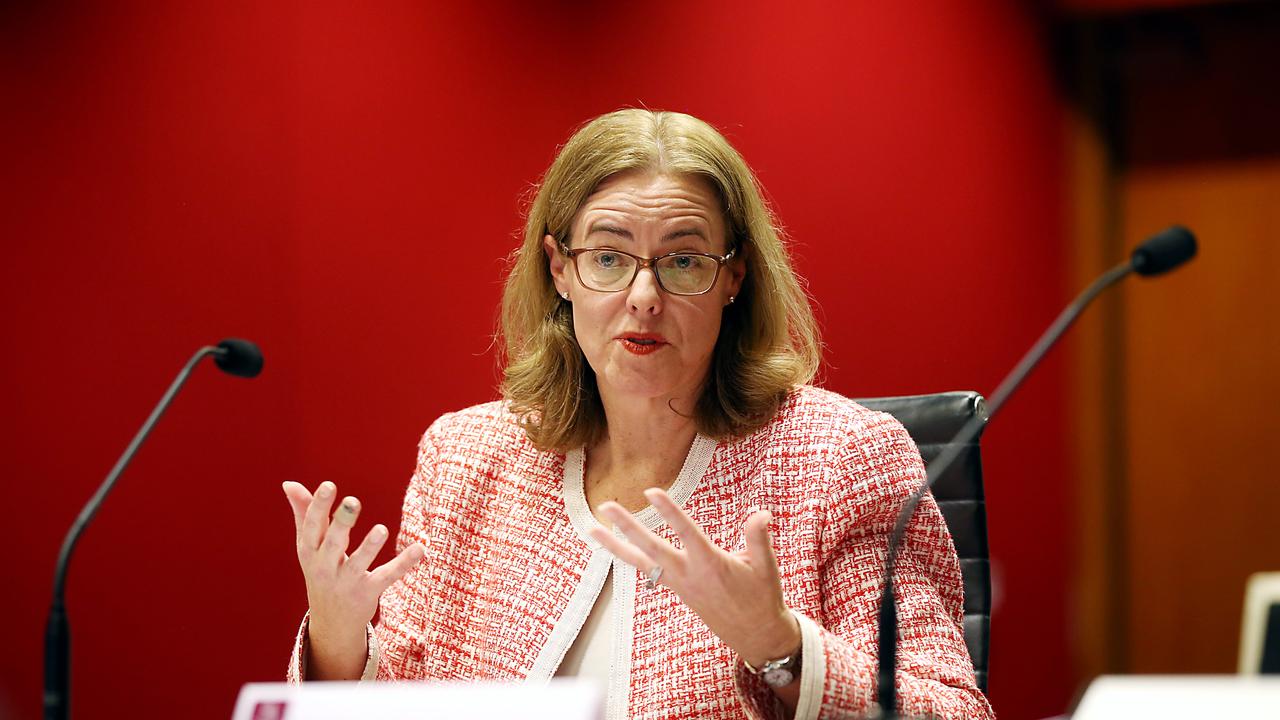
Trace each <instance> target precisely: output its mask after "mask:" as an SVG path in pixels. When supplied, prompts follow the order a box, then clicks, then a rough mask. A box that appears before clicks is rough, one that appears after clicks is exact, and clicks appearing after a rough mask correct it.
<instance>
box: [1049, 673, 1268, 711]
mask: <svg viewBox="0 0 1280 720" xmlns="http://www.w3.org/2000/svg"><path fill="white" fill-rule="evenodd" d="M1071 717H1072V720H1121V719H1123V720H1140V719H1142V718H1160V720H1181V719H1182V718H1186V719H1187V720H1191V719H1192V718H1194V719H1195V720H1204V718H1224V720H1225V719H1227V718H1230V720H1245V719H1246V718H1259V719H1264V718H1265V719H1267V720H1280V675H1271V676H1267V675H1262V676H1258V675H1254V676H1239V675H1127V676H1126V675H1104V676H1103V677H1100V678H1098V679H1096V680H1094V681H1093V682H1092V683H1090V684H1089V689H1088V690H1086V691H1085V694H1084V697H1083V698H1082V699H1081V700H1080V705H1079V706H1078V707H1077V708H1076V711H1075V714H1074V715H1072V716H1071Z"/></svg>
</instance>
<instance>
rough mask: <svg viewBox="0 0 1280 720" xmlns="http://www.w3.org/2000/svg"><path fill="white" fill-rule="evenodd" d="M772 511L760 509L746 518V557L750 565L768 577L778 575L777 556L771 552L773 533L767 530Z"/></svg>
mask: <svg viewBox="0 0 1280 720" xmlns="http://www.w3.org/2000/svg"><path fill="white" fill-rule="evenodd" d="M771 520H773V513H771V512H769V511H768V510H760V511H758V512H754V513H752V514H751V517H749V518H747V527H746V536H747V558H748V559H749V560H750V561H751V567H753V568H755V569H756V570H757V571H758V572H761V573H763V574H765V575H767V576H769V577H777V575H778V558H777V557H776V556H775V555H774V554H773V534H772V533H770V532H769V522H770V521H771Z"/></svg>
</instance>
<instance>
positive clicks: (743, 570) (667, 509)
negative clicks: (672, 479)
mask: <svg viewBox="0 0 1280 720" xmlns="http://www.w3.org/2000/svg"><path fill="white" fill-rule="evenodd" d="M644 495H645V498H646V499H648V500H649V502H650V503H651V504H652V505H653V507H654V508H655V509H656V510H657V511H658V513H659V514H661V515H662V517H663V518H664V519H666V521H667V524H669V525H670V526H671V529H672V530H674V531H675V533H676V535H677V536H679V538H680V541H681V542H682V543H683V544H684V548H683V549H677V548H676V547H674V546H673V545H672V544H671V543H669V542H667V541H666V540H663V539H662V538H660V537H658V536H657V535H655V534H654V533H653V532H651V531H649V530H646V529H645V528H644V526H642V525H641V524H640V523H639V522H638V521H637V520H636V519H635V517H634V516H633V515H632V514H631V513H629V512H627V511H626V509H625V508H623V507H622V506H621V505H619V504H618V503H615V502H607V503H603V504H602V505H601V506H600V514H601V515H603V516H605V517H606V518H608V519H609V520H611V521H612V522H613V523H614V524H615V525H616V526H617V527H618V529H619V530H621V531H622V533H623V535H625V536H626V540H623V539H621V538H618V537H617V536H615V535H613V534H612V533H610V532H609V531H608V530H605V529H603V528H595V529H593V530H592V531H591V536H592V537H593V538H595V539H596V541H597V542H599V543H600V544H601V545H603V546H604V547H605V548H606V549H608V550H609V551H610V552H612V553H613V554H614V555H615V556H617V557H619V558H621V559H622V560H623V561H624V562H627V563H630V564H631V565H633V566H635V567H636V568H639V569H640V571H641V572H642V573H646V574H647V573H648V572H649V571H650V570H652V569H653V568H655V567H660V568H662V576H661V578H660V579H659V581H658V582H659V584H662V585H666V586H667V587H669V588H671V589H672V590H673V591H674V592H675V593H676V595H678V596H679V597H680V599H681V600H682V601H684V604H685V605H688V606H689V609H691V610H693V611H694V612H695V613H697V614H698V617H700V618H702V621H703V622H704V623H706V624H707V627H708V628H710V629H711V632H713V633H715V634H716V635H717V636H718V637H719V638H720V639H721V640H722V641H724V643H725V644H726V645H728V646H729V647H730V648H732V649H733V651H734V652H736V653H737V654H738V656H739V657H741V658H742V659H743V660H746V661H747V662H749V663H751V665H752V666H753V667H760V666H761V665H763V664H764V663H765V662H767V661H769V660H774V659H777V658H781V657H786V656H787V655H790V654H791V653H793V652H795V651H796V650H797V649H798V648H799V647H800V640H801V636H800V625H799V623H798V622H797V621H796V619H795V616H793V615H792V614H791V612H790V611H789V610H787V605H786V603H785V602H784V601H783V598H782V583H781V581H780V580H779V579H778V561H777V558H775V557H774V554H773V541H772V537H771V536H770V534H769V521H770V520H771V519H772V515H770V513H769V511H767V510H761V511H758V512H755V513H752V514H751V516H750V517H748V518H747V524H746V539H747V547H746V550H745V551H741V552H735V553H730V552H727V551H725V550H723V549H721V548H720V547H718V546H717V545H716V544H715V543H713V542H712V541H711V539H710V538H708V537H707V536H706V534H705V533H703V532H702V528H700V527H698V525H697V524H696V523H694V522H693V520H691V519H689V516H688V515H686V514H685V513H684V511H683V510H681V509H680V507H679V506H677V505H676V504H675V502H673V501H672V500H671V498H670V497H669V496H668V495H667V494H666V493H665V492H663V491H662V490H659V489H657V488H651V489H649V490H646V491H645V493H644ZM628 541H629V542H628Z"/></svg>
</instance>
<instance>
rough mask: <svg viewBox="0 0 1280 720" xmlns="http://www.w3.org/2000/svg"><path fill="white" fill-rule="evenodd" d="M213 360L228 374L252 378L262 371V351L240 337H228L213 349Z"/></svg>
mask: <svg viewBox="0 0 1280 720" xmlns="http://www.w3.org/2000/svg"><path fill="white" fill-rule="evenodd" d="M213 362H214V364H215V365H217V366H218V369H220V370H222V371H223V372H225V373H227V374H228V375H235V376H236V377H242V378H252V377H257V376H258V373H260V372H262V351H261V350H259V349H258V346H257V345H254V344H253V343H251V342H249V341H248V340H241V339H240V338H227V339H226V340H223V341H222V342H220V343H218V346H217V347H216V348H214V350H213Z"/></svg>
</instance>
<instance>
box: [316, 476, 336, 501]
mask: <svg viewBox="0 0 1280 720" xmlns="http://www.w3.org/2000/svg"><path fill="white" fill-rule="evenodd" d="M333 490H334V487H333V483H331V482H329V481H328V480H325V481H324V482H322V483H320V487H318V488H316V497H318V498H326V499H327V498H329V497H330V496H332V495H333Z"/></svg>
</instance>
